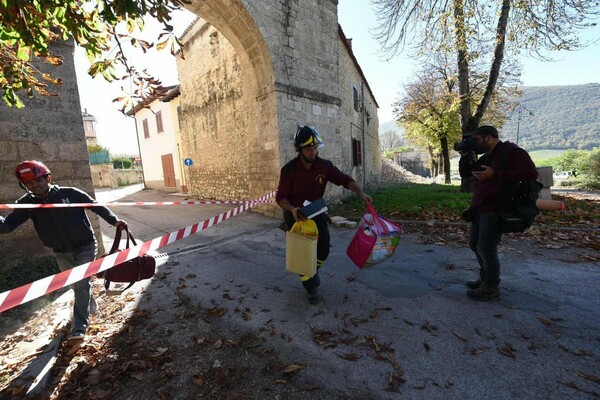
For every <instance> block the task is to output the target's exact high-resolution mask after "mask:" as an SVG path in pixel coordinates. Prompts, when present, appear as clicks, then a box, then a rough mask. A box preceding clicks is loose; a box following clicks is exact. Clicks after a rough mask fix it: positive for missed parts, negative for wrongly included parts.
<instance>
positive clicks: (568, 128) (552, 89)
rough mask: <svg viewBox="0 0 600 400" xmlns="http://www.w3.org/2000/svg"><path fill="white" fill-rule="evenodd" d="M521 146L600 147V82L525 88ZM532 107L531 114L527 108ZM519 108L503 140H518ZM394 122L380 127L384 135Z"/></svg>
mask: <svg viewBox="0 0 600 400" xmlns="http://www.w3.org/2000/svg"><path fill="white" fill-rule="evenodd" d="M522 89H523V95H522V96H521V97H520V98H519V99H518V100H517V101H518V102H519V103H520V104H521V106H522V107H524V108H522V109H521V120H520V124H519V129H518V131H519V145H520V146H522V147H524V148H525V149H527V150H530V151H531V150H540V149H558V150H560V149H570V148H575V149H585V150H591V149H592V148H594V147H600V84H598V83H589V84H586V85H570V86H529V87H523V88H522ZM527 110H530V111H531V114H533V115H530V113H529V112H528V111H527ZM518 119H519V107H517V109H516V110H515V111H514V112H513V113H512V115H511V117H510V119H509V120H508V121H507V123H506V124H505V125H504V127H502V128H501V129H500V133H501V138H502V139H503V140H510V141H511V142H516V141H517V122H518ZM389 129H394V130H397V131H399V133H401V131H400V129H399V128H396V127H395V123H394V121H388V122H384V123H382V124H381V125H380V126H379V132H380V134H381V133H382V132H384V131H385V130H389Z"/></svg>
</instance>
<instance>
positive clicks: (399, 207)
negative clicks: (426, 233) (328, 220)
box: [330, 183, 471, 221]
mask: <svg viewBox="0 0 600 400" xmlns="http://www.w3.org/2000/svg"><path fill="white" fill-rule="evenodd" d="M369 195H370V196H371V197H373V206H374V207H375V209H376V210H377V213H379V214H381V215H382V216H385V217H388V218H392V219H419V220H427V219H435V220H438V221H458V220H460V215H461V213H462V212H463V211H464V210H465V209H467V207H468V206H469V202H470V201H471V193H461V192H460V190H459V186H456V185H440V184H418V183H415V184H402V185H395V186H388V187H385V188H382V189H379V190H377V191H375V192H372V193H371V192H369ZM330 210H331V211H330V215H343V216H345V217H360V216H361V215H362V214H363V212H364V203H363V202H362V201H361V200H360V199H359V198H358V197H356V196H351V197H349V198H348V199H345V200H344V201H343V202H342V203H341V204H336V205H333V206H331V207H330Z"/></svg>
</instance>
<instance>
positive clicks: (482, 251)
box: [469, 212, 502, 288]
mask: <svg viewBox="0 0 600 400" xmlns="http://www.w3.org/2000/svg"><path fill="white" fill-rule="evenodd" d="M499 218H500V214H499V213H497V212H482V213H478V214H477V215H476V216H475V219H474V220H473V222H472V223H471V232H470V234H469V247H470V248H471V250H473V252H474V253H475V256H476V257H477V262H478V263H479V276H480V278H481V281H482V282H483V284H484V285H487V286H488V287H490V288H497V287H498V285H499V284H500V262H499V261H498V243H500V237H501V236H502V234H501V232H500V226H499V225H498V219H499Z"/></svg>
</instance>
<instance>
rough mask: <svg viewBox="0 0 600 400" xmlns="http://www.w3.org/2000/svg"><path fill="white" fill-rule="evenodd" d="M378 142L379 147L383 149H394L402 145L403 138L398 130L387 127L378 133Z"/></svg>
mask: <svg viewBox="0 0 600 400" xmlns="http://www.w3.org/2000/svg"><path fill="white" fill-rule="evenodd" d="M379 142H380V143H381V149H382V150H383V151H389V150H394V149H395V148H398V147H400V146H402V144H403V140H402V137H401V136H400V135H399V134H398V132H396V131H394V130H392V129H388V130H386V131H385V132H383V133H382V134H380V135H379Z"/></svg>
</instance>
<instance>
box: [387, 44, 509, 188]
mask: <svg viewBox="0 0 600 400" xmlns="http://www.w3.org/2000/svg"><path fill="white" fill-rule="evenodd" d="M429 60H430V61H429V62H425V63H423V64H422V65H421V69H420V71H419V72H418V73H417V75H416V76H415V78H414V79H413V80H412V81H411V82H410V83H409V84H408V85H407V86H406V95H405V96H404V97H403V98H402V99H400V100H397V101H396V102H395V103H394V114H395V117H396V119H397V120H398V121H399V122H400V123H401V124H403V125H404V126H405V128H406V129H407V137H408V138H410V139H411V140H412V141H413V142H415V143H416V142H419V143H420V147H422V148H424V149H427V151H428V152H429V153H430V157H431V159H432V163H435V162H436V160H437V155H440V158H441V162H440V164H441V166H442V167H443V169H444V176H445V182H446V183H450V147H451V146H453V143H455V142H457V141H459V140H460V139H461V126H460V103H461V101H460V94H459V92H458V88H457V86H458V78H457V75H458V74H457V72H456V67H455V65H453V64H452V63H451V62H449V60H448V58H447V54H446V53H443V52H437V53H432V54H430V56H429ZM472 67H473V68H472V70H471V74H470V76H469V81H470V86H471V88H472V89H471V92H472V96H471V101H472V102H477V101H478V100H479V99H480V98H481V97H482V96H483V93H484V87H483V86H484V83H483V82H485V73H484V72H482V71H481V66H480V65H479V64H478V63H474V64H473V66H472ZM510 71H511V72H510V73H509V72H506V73H503V74H501V79H500V80H499V84H498V90H497V91H496V92H495V93H494V94H493V96H492V99H491V101H490V106H489V107H488V110H487V112H486V115H485V121H486V123H489V124H494V125H496V126H499V127H500V126H502V125H503V124H504V121H505V119H506V115H507V112H508V111H510V110H512V109H513V108H514V104H513V103H512V101H511V100H510V99H511V97H513V96H514V95H515V93H516V92H517V90H516V85H517V83H519V80H518V77H519V76H520V68H519V66H518V65H514V66H512V67H511V68H510ZM419 134H421V135H423V138H417V137H416V136H417V135H419ZM434 166H435V165H434ZM432 169H434V168H432Z"/></svg>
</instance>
